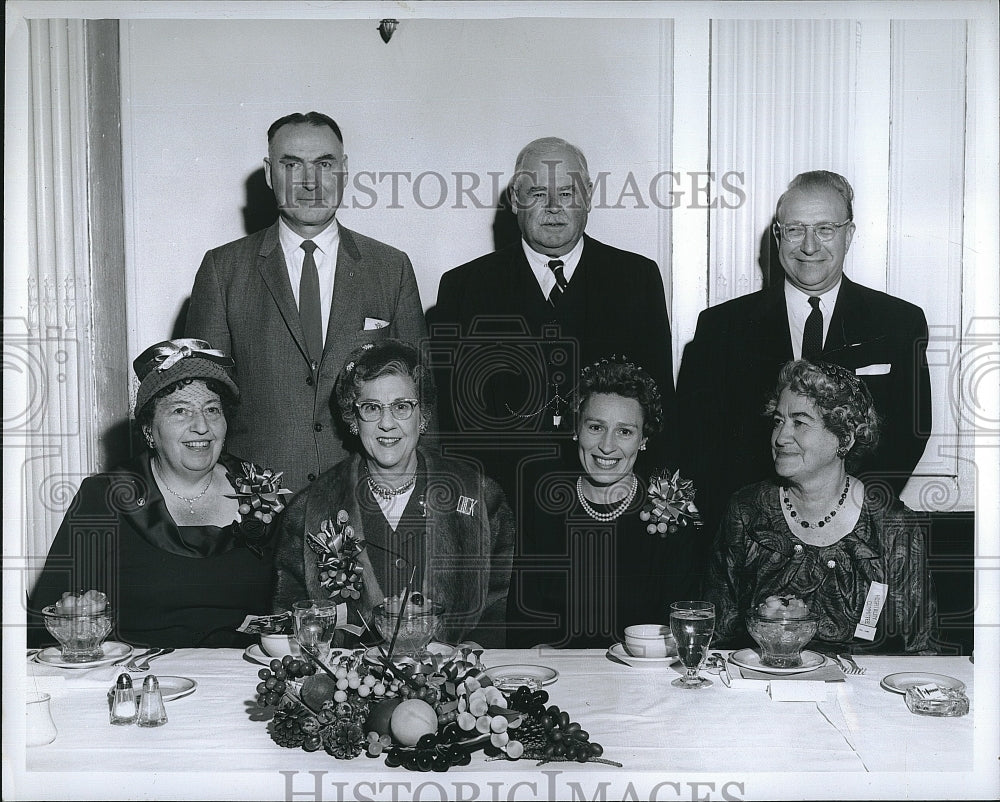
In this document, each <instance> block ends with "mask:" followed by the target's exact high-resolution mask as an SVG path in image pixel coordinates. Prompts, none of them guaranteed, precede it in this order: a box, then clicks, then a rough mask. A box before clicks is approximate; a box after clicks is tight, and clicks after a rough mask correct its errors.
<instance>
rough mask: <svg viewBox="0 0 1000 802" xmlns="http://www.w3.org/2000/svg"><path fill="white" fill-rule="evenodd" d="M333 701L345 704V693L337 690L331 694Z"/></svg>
mask: <svg viewBox="0 0 1000 802" xmlns="http://www.w3.org/2000/svg"><path fill="white" fill-rule="evenodd" d="M333 701H335V702H346V701H347V691H341V690H337V691H334V692H333Z"/></svg>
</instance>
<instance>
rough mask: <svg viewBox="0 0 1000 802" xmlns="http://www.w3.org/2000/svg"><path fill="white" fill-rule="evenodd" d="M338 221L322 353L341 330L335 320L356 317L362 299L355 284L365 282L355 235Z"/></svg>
mask: <svg viewBox="0 0 1000 802" xmlns="http://www.w3.org/2000/svg"><path fill="white" fill-rule="evenodd" d="M337 225H338V226H339V228H340V245H339V246H338V248H337V267H336V269H335V271H334V274H333V300H332V301H331V302H330V321H329V323H327V326H326V342H325V343H324V345H323V354H324V356H325V355H326V354H329V353H331V352H332V351H334V350H335V346H336V341H337V338H338V336H339V335H340V334H341V333H342V329H341V328H340V327H339V326H338V324H339V323H340V322H341V321H350V320H354V319H356V318H357V307H358V304H359V303H360V302H361V298H360V297H359V292H358V287H359V286H361V284H363V283H364V282H363V281H359V280H358V270H359V269H360V267H361V251H359V250H358V245H357V243H356V242H355V241H354V235H353V234H352V233H351V231H349V230H348V229H346V228H344V227H343V226H342V225H340V223H337ZM371 290H372V288H369V291H371ZM340 367H341V366H340V365H336V366H334V368H335V370H336V371H339V370H340Z"/></svg>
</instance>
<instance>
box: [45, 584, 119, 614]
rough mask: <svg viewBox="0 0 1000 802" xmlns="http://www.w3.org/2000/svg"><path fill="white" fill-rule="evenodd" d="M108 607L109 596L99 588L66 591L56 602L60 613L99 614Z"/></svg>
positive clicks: (57, 610) (56, 607) (57, 611)
mask: <svg viewBox="0 0 1000 802" xmlns="http://www.w3.org/2000/svg"><path fill="white" fill-rule="evenodd" d="M107 607H108V597H107V596H106V595H105V594H104V593H102V592H101V591H99V590H88V591H87V592H86V593H84V592H82V591H77V592H76V593H73V592H71V591H66V592H65V593H64V594H63V595H62V598H61V599H59V601H57V602H56V603H55V609H56V613H57V614H59V615H97V614H98V613H103V612H104V611H105V610H106V609H107Z"/></svg>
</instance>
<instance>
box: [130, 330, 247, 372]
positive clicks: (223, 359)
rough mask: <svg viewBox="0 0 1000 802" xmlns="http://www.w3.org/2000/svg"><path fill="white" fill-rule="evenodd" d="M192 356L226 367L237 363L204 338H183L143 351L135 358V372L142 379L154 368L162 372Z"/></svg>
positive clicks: (167, 341) (158, 344)
mask: <svg viewBox="0 0 1000 802" xmlns="http://www.w3.org/2000/svg"><path fill="white" fill-rule="evenodd" d="M191 356H193V357H197V358H199V359H207V360H209V361H210V362H215V363H216V364H218V365H221V366H222V367H224V368H231V367H233V365H235V362H233V360H232V359H231V358H230V357H228V356H226V354H224V353H223V352H222V351H220V350H219V349H217V348H211V347H210V346H209V344H208V343H207V342H205V341H204V340H196V339H192V338H181V339H177V340H166V341H164V342H162V343H157V344H156V345H153V346H150V347H149V348H147V349H146V350H145V351H143V352H142V354H140V356H139V357H138V358H137V359H136V360H135V373H136V376H138V377H139V380H140V381H141V380H142V379H144V378H146V376H147V375H148V374H149V373H150V372H151V371H152V370H153V369H154V368H155V369H156V370H157V371H161V372H162V371H164V370H170V368H172V367H173V366H174V365H176V364H177V363H178V362H180V361H181V360H182V359H186V358H187V357H191Z"/></svg>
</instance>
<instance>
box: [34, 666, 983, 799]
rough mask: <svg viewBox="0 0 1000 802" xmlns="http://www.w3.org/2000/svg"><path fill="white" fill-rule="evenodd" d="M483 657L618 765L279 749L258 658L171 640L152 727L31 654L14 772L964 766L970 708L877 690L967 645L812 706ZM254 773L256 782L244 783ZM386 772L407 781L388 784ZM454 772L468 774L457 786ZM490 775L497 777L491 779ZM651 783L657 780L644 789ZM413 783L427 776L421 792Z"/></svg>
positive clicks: (521, 795)
mask: <svg viewBox="0 0 1000 802" xmlns="http://www.w3.org/2000/svg"><path fill="white" fill-rule="evenodd" d="M484 662H485V663H486V665H487V666H499V665H504V664H510V663H531V664H539V663H540V664H544V665H547V666H550V667H552V668H555V669H556V670H558V671H559V678H558V680H557V682H555V683H554V684H552V685H551V686H549V687H548V688H547V690H548V691H549V694H550V697H551V702H550V703H552V704H557V705H559V706H560V707H561V708H562V709H565V710H567V711H569V713H570V715H571V717H572V718H573V719H574V720H576V721H579V722H580V723H581V725H582V726H583V727H584V728H585V729H587V730H588V731H589V732H590V733H591V739H592V740H594V741H598V742H600V743H601V744H602V745H603V746H604V750H605V752H604V756H605V757H606V758H609V759H611V760H615V761H617V762H620V763H621V764H623V768H622V769H610V768H609V767H607V766H601V765H598V764H591V765H580V764H577V763H553V764H548V765H546V766H544V767H541V768H537V767H536V766H535V763H534V761H523V760H522V761H517V762H513V761H500V760H493V761H488V760H486V758H485V757H484V755H483V754H482V753H476V754H474V755H473V761H472V764H471V765H470V766H467V767H460V768H453V769H451V770H450V771H449V772H448V773H447V774H414V773H410V772H406V771H405V770H403V769H398V768H397V769H387V768H386V767H385V766H384V765H383V761H382V759H378V760H373V759H369V758H367V757H364V756H362V757H359V758H357V759H355V760H349V761H343V760H335V759H334V758H332V757H330V756H329V755H327V754H326V753H325V752H323V751H319V752H316V753H311V754H310V753H306V752H303V751H302V750H298V749H296V750H291V749H283V748H280V747H278V746H277V745H276V744H274V743H273V742H272V741H271V739H270V737H269V736H268V734H267V731H266V726H265V723H264V722H263V721H255V720H253V719H252V716H251V712H250V711H251V709H252V708H253V707H254V705H253V701H252V700H253V697H254V688H255V686H256V684H257V682H258V681H259V680H258V678H257V675H256V674H257V671H258V669H259V668H260V667H261V666H260V665H258V664H256V663H252V662H250V661H248V660H247V658H245V657H244V655H243V653H242V652H240V651H237V650H207V649H205V650H197V649H182V650H178V651H177V652H175V653H173V654H170V655H167V656H165V657H162V658H160V659H158V660H157V661H155V662H153V664H152V669H151V670H152V671H153V672H155V673H156V674H160V675H175V676H183V677H189V678H192V679H194V680H196V681H197V683H198V688H197V690H196V692H195V693H194V694H192V695H190V696H187V697H184V698H181V699H176V700H173V701H170V702H168V703H167V713H168V716H169V722H168V723H167V724H166V725H165V726H163V727H160V728H156V729H142V728H139V727H134V726H132V727H115V726H111V725H110V724H109V722H108V706H107V698H106V694H107V689H108V688H109V687H110V685H111V684H112V683H111V680H112V678H113V677H114V676H115V675H116V674H117V672H118V671H120V669H112V668H108V667H105V668H98V669H92V670H85V671H81V670H72V671H71V670H65V669H59V668H56V667H52V666H47V665H40V664H38V663H34V662H29V663H28V664H27V667H26V673H27V679H26V690H28V691H31V690H42V691H46V692H48V693H50V694H51V696H52V702H51V708H52V716H53V719H54V720H55V723H56V727H57V728H58V737H57V739H56V741H55V742H54V743H52V744H50V745H48V746H43V747H35V748H31V749H28V750H26V761H25V768H26V773H25V775H24V777H25V778H26V779H27V781H29V783H30V785H31V786H32V787H33V788H34V789H41V790H40V791H38V792H36V793H35V794H33V796H37V797H40V796H45V795H46V792H45V789H57V788H58V789H60V791H59V792H58V793H53V794H52V796H53V797H59V796H60V795H61V796H63V798H71V797H69V796H66V793H67V790H66V789H65V788H64V782H60V780H62V781H68V780H69V779H70V776H72V777H73V778H78V777H80V776H81V775H80V774H78V773H79V772H90V773H91V775H92V776H96V773H97V772H107V773H115V775H116V776H121V777H122V778H123V779H122V780H121V782H118V781H117V780H116V781H111V780H107V779H106V778H107V777H111V776H112V775H111V774H108V775H104V774H101V775H100V777H101V778H102V781H101V782H99V783H98V784H97V785H95V786H94V788H95V789H96V792H95V793H94V794H93V797H94V798H104V796H105V795H106V794H110V796H112V797H117V798H134V799H137V798H164V797H168V798H177V797H179V796H188V794H187V793H185V789H187V788H190V794H189V796H190V797H193V798H198V797H206V798H209V797H215V798H223V797H226V798H243V796H244V794H245V793H246V794H247V795H248V796H251V797H253V796H256V797H260V798H285V799H288V798H292V799H300V800H305V799H310V800H312V799H360V798H365V797H370V798H393V794H395V796H396V798H407V796H411V795H414V794H416V795H418V796H419V797H420V798H424V799H438V798H455V797H465V798H467V799H470V800H471V799H489V798H500V799H508V798H514V799H527V798H532V797H535V796H537V797H541V798H545V797H549V796H552V795H553V793H555V795H558V796H561V797H565V796H573V795H574V794H576V790H575V789H574V788H573V786H572V785H571V783H573V782H576V783H578V784H579V791H580V794H582V795H585V796H586V798H587V799H592V798H594V796H595V794H596V795H597V796H598V797H602V794H603V795H604V796H603V798H608V799H611V798H616V799H617V798H622V795H620V794H619V789H623V795H624V796H628V795H629V789H628V783H630V782H631V783H641V784H642V785H641V787H640V785H634V790H633V793H634V794H635V795H636V797H637V798H642V799H647V798H651V797H653V798H658V799H676V798H686V799H691V798H698V797H699V796H701V797H704V796H705V794H706V793H707V794H708V798H713V799H716V798H724V797H725V796H726V794H723V793H722V790H723V789H722V788H721V787H715V788H714V790H706V789H702V790H701V791H694V792H692V791H691V790H690V789H688V788H687V787H686V786H685V787H683V788H681V790H680V792H679V793H675V789H674V787H673V785H671V784H670V783H671V782H673V781H674V780H676V779H677V778H678V777H682V776H683V777H687V776H689V775H692V774H695V773H708V774H710V775H713V776H715V777H725V776H727V775H731V776H732V777H733V778H734V780H733V782H735V781H736V780H737V779H739V778H742V777H744V775H747V776H749V777H750V778H753V777H756V776H770V775H761V774H760V773H780V774H779V777H780V776H784V775H785V774H786V773H788V772H794V773H801V772H845V773H879V772H907V773H908V772H926V771H934V772H938V771H952V772H955V771H968V770H971V768H972V759H973V758H972V756H973V738H974V726H975V716H974V714H971V713H970V714H969V715H968V716H965V717H961V718H930V717H924V716H916V715H913V714H912V713H910V712H909V710H908V709H907V707H906V705H905V703H904V701H903V697H902V696H900V695H897V694H893V693H889V692H887V691H885V690H883V689H882V688H880V687H879V680H880V679H881V678H882V677H884V676H885V675H887V674H890V673H894V672H898V671H930V672H935V673H940V674H947V675H950V676H952V677H956V678H958V679H960V680H962V681H963V682H964V683H966V685H967V686H968V691H967V692H968V693H969V695H970V697H971V698H973V699H974V696H975V687H974V684H973V673H974V671H973V666H972V664H971V663H970V661H969V659H968V658H967V657H961V658H959V657H859V658H858V662H859V663H860V664H861V665H862V666H864V667H865V668H866V669H867V673H866V674H864V675H861V676H848V677H847V678H846V681H844V682H840V683H833V684H832V685H833V687H834V688H835V689H836V691H835V694H834V695H833V698H831V699H830V700H829V701H826V702H819V703H817V702H777V701H772V700H771V699H770V697H769V696H768V694H767V692H766V687H767V683H765V682H760V683H759V686H758V687H756V688H755V689H752V690H735V689H730V688H726V687H724V685H723V684H722V683H721V682H720V681H719V679H718V677H713V679H714V680H715V684H714V685H713V687H711V688H707V689H703V690H697V691H690V690H681V689H677V688H673V687H671V686H670V684H669V683H670V680H672V679H674V678H675V677H676V676H677V675H678V673H679V671H680V668H679V664H678V665H677V666H674V667H662V666H661V667H659V668H655V669H651V668H633V667H627V666H624V665H621V664H618V663H615V662H612V661H611V660H609V659H608V658H607V657H606V656H605V654H604V653H603V652H601V651H547V652H545V653H542V654H539V653H536V652H530V651H514V650H495V651H488V652H487V653H486V654H485V655H484ZM135 676H136V677H141V675H139V674H136V675H135ZM65 772H73V773H74V774H72V775H67V774H64V773H65ZM134 772H139V773H142V774H133V773H134ZM281 772H284V773H281ZM309 772H317V774H310V773H309ZM150 776H152V777H155V778H156V780H155V782H154V784H153V786H151V787H146V788H143V787H141V786H135V785H133V784H132V780H130V778H133V779H138V780H140V781H142V782H148V780H147V779H145V778H148V777H150ZM252 778H258V779H259V782H257V781H254V782H255V784H250V785H248V782H249V781H250V780H251V779H252ZM598 778H601V781H603V780H604V779H605V778H610V779H609V780H608V781H609V782H610V783H611V785H609V786H607V787H606V788H603V787H602V786H601V785H600V782H599V781H598ZM188 780H189V781H190V782H188ZM210 781H211V783H214V784H215V786H218V785H219V784H221V788H219V787H214V789H213V790H211V791H210V790H209V789H208V787H207V786H206V785H204V783H206V782H210ZM400 782H402V783H404V784H408V785H407V787H406V788H403V789H402V790H400V789H401V788H402V786H399V785H398V783H400ZM463 782H464V783H469V785H468V786H467V787H466V786H462V785H461V784H462V783H463ZM491 782H493V783H499V785H496V786H495V788H493V790H492V791H491V790H490V787H489V783H491ZM517 782H533V783H534V787H533V788H529V787H528V786H521V787H520V788H516V787H514V784H515V783H517ZM657 782H659V783H660V786H659V787H654V786H656V784H657ZM685 782H688V781H687V780H685ZM384 783H389V785H384ZM421 783H425V784H426V783H431V784H430V785H426V786H425V787H424V790H423V791H420V790H419V788H420V787H421V786H420V784H421ZM434 783H436V784H437V785H434ZM456 783H457V784H458V785H456ZM595 783H596V784H595ZM663 783H667V784H666V785H663ZM158 786H159V790H158ZM779 786H780V783H779ZM73 787H74V788H76V790H78V791H79V792H80V793H79V795H76V794H74V795H72V798H83V797H84V796H89V795H90V794H88V793H86V792H85V791H84V787H79V786H76V785H74V786H73ZM439 787H440V788H441V789H444V792H443V793H441V792H440V791H439V790H438V788H439ZM756 787H757V788H760V787H761V786H759V785H758V786H756ZM393 788H396V791H393V790H392V789H393ZM602 788H603V790H602ZM407 789H408V790H407ZM463 789H464V790H463ZM532 790H533V791H534V793H531V791H532ZM116 791H117V792H118V793H116ZM474 791H475V793H473V792H474ZM730 791H731V793H729V794H728V795H729V796H730V798H751V797H752V796H754V791H753V786H752V787H751V788H750V789H749V790H748V789H747V788H745V787H743V786H740V787H739V788H737V787H735V786H734V787H733V788H731V789H730ZM692 793H693V795H694V796H693V797H692ZM757 793H758V794H760V793H761V792H760V791H758V792H757ZM317 794H318V796H317ZM773 795H774V796H775V797H777V796H779V795H780V792H777V791H776V792H775V793H774V794H773ZM792 795H793V796H794V792H792ZM828 795H830V796H834V797H836V796H843V797H846V796H849V795H850V794H848V793H847V792H846V791H844V792H843V793H838V789H837V788H836V787H834V788H832V789H831V790H830V793H829V794H828ZM862 796H863V794H862Z"/></svg>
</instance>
